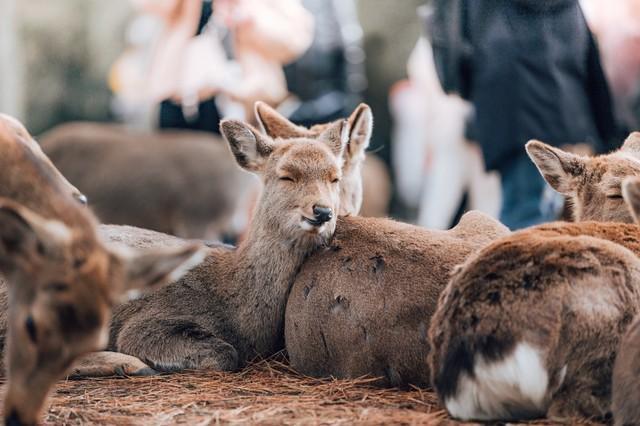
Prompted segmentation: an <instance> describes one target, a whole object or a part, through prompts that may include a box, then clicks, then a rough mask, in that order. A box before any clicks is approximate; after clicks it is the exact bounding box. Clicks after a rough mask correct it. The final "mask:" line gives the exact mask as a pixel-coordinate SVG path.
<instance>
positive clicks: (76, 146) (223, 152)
mask: <svg viewBox="0 0 640 426" xmlns="http://www.w3.org/2000/svg"><path fill="white" fill-rule="evenodd" d="M41 143H42V149H43V150H44V152H45V153H46V154H47V155H48V156H49V157H50V158H51V160H52V161H53V163H54V164H55V165H56V166H57V167H58V168H59V169H60V170H61V171H62V173H63V174H64V175H65V176H66V177H67V178H68V179H70V180H71V181H73V182H74V183H75V184H76V185H78V187H79V188H80V189H81V190H82V191H83V192H84V193H85V194H86V195H87V196H88V197H89V200H90V202H91V206H92V207H93V209H94V210H95V212H96V214H97V215H98V218H99V219H100V220H101V221H102V222H103V223H109V224H120V225H132V226H138V227H143V228H148V229H152V230H156V231H159V232H164V233H168V234H173V235H177V236H180V237H184V238H207V239H219V238H221V237H222V234H223V233H228V234H233V233H234V231H240V230H234V229H233V228H232V223H231V222H232V218H233V215H234V213H236V212H238V210H239V209H241V208H245V207H246V206H245V202H246V200H247V198H248V195H249V194H250V192H251V191H257V190H258V185H257V182H256V181H255V180H254V179H252V177H251V176H250V175H249V174H248V173H246V172H244V171H242V170H240V169H238V167H236V165H235V161H234V159H233V157H232V156H231V155H230V153H229V149H228V148H227V144H226V143H225V142H224V141H223V140H222V139H221V138H217V137H215V136H212V135H209V134H206V133H201V132H188V131H177V130H176V131H166V132H153V133H151V132H142V131H133V130H128V129H126V128H125V127H123V126H118V125H113V124H101V123H69V124H63V125H61V126H58V127H56V128H54V129H53V130H51V131H49V132H47V133H46V134H44V135H43V136H42V137H41Z"/></svg>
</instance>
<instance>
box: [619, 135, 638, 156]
mask: <svg viewBox="0 0 640 426" xmlns="http://www.w3.org/2000/svg"><path fill="white" fill-rule="evenodd" d="M620 150H621V151H624V152H626V153H629V154H631V155H635V156H640V132H633V133H631V134H630V135H629V136H628V137H627V139H625V141H624V143H623V144H622V148H620Z"/></svg>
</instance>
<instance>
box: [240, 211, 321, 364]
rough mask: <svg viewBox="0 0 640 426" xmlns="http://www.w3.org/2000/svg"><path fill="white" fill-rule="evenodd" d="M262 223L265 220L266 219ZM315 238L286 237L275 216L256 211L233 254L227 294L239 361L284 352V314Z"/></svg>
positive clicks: (315, 244) (316, 243) (266, 212)
mask: <svg viewBox="0 0 640 426" xmlns="http://www.w3.org/2000/svg"><path fill="white" fill-rule="evenodd" d="M265 219H266V220H265ZM320 244H322V241H321V240H320V238H319V237H317V236H314V237H311V236H305V235H301V236H299V237H298V238H293V237H292V236H291V235H286V233H285V232H284V230H283V229H281V228H280V227H279V226H278V224H277V223H275V222H274V220H273V212H268V211H267V209H266V208H264V207H263V208H261V207H258V209H257V211H256V215H255V217H254V220H253V222H252V226H251V229H250V231H249V233H248V235H247V238H246V239H245V240H244V241H243V243H242V244H241V245H240V246H239V247H238V249H237V250H236V252H235V256H236V262H235V266H236V267H235V268H234V269H235V270H234V273H233V276H232V281H233V283H232V291H231V293H230V294H229V298H230V299H231V300H230V302H231V305H232V306H233V307H234V308H235V309H233V313H232V321H233V323H234V329H235V330H236V331H237V333H238V335H237V337H238V342H237V343H238V346H240V347H239V348H238V349H239V350H240V356H241V357H242V358H244V359H245V360H248V359H250V358H252V357H255V356H268V355H271V354H273V353H275V352H277V351H278V350H280V349H282V348H283V347H284V342H283V337H284V311H285V306H286V302H287V297H288V294H289V290H290V287H291V285H292V284H293V281H294V279H295V276H296V274H297V273H298V270H299V268H300V266H301V265H302V263H303V262H304V259H305V258H306V257H307V256H308V255H309V254H310V253H311V252H312V251H313V250H314V249H315V248H316V247H318V246H319V245H320Z"/></svg>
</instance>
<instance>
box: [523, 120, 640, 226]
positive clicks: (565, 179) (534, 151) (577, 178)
mask: <svg viewBox="0 0 640 426" xmlns="http://www.w3.org/2000/svg"><path fill="white" fill-rule="evenodd" d="M526 148H527V153H528V154H529V157H531V160H532V161H533V162H534V163H535V165H536V167H538V170H539V171H540V173H541V174H542V176H543V177H544V179H545V180H546V181H547V183H549V185H551V187H552V188H553V189H555V190H556V191H558V192H559V193H561V194H563V195H564V196H565V197H566V198H567V201H568V202H569V203H570V204H571V207H572V208H571V210H572V212H573V215H574V219H575V220H576V221H579V220H599V221H604V222H627V223H629V222H633V218H632V217H631V216H630V214H629V210H628V209H627V208H626V207H625V205H624V201H623V199H622V193H621V188H620V184H621V183H622V180H623V179H624V178H625V177H629V176H640V133H638V132H635V133H632V134H631V135H630V136H629V137H628V138H627V140H626V141H625V143H624V145H623V146H622V148H621V149H620V150H618V151H615V152H613V153H611V154H607V155H601V156H597V157H585V156H581V155H577V154H572V153H569V152H566V151H563V150H561V149H559V148H554V147H552V146H549V145H546V144H544V143H542V142H538V141H530V142H529V143H528V144H527V146H526Z"/></svg>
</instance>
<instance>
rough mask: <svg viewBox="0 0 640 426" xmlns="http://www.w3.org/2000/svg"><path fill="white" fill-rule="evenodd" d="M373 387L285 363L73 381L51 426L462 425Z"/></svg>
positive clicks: (413, 393) (427, 403) (402, 394)
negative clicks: (304, 371)
mask: <svg viewBox="0 0 640 426" xmlns="http://www.w3.org/2000/svg"><path fill="white" fill-rule="evenodd" d="M373 382H375V379H372V378H360V379H355V380H336V379H316V378H311V377H305V376H302V375H300V374H298V373H296V372H295V371H293V370H292V369H291V368H290V367H289V366H288V364H287V363H286V360H285V358H284V357H283V356H281V355H278V356H276V357H273V358H271V359H268V360H264V361H259V362H256V363H253V364H251V365H250V366H249V367H247V368H245V369H243V370H242V371H240V372H236V373H220V372H215V371H198V372H190V373H180V374H172V375H162V376H153V377H138V378H126V379H114V378H103V379H85V380H67V381H63V382H61V383H59V384H58V386H57V390H56V392H55V393H54V395H53V396H52V398H51V405H50V408H49V411H48V412H47V413H46V415H45V423H46V424H56V425H78V424H113V425H116V424H117V425H142V424H144V425H168V424H186V425H210V424H218V423H221V424H227V423H236V424H237V423H240V424H265V425H320V424H341V425H358V424H367V425H388V424H403V425H423V424H424V425H448V424H457V423H456V422H453V421H451V420H449V419H448V417H447V414H446V412H444V411H443V410H442V408H441V407H440V406H439V405H438V402H437V398H436V396H435V395H434V394H433V393H432V392H429V391H426V390H421V389H417V388H412V389H407V390H397V389H385V388H380V387H376V386H374V384H373ZM563 423H564V424H584V425H587V424H595V423H589V422H586V421H566V422H563ZM534 424H551V423H549V422H540V421H539V422H534Z"/></svg>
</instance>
